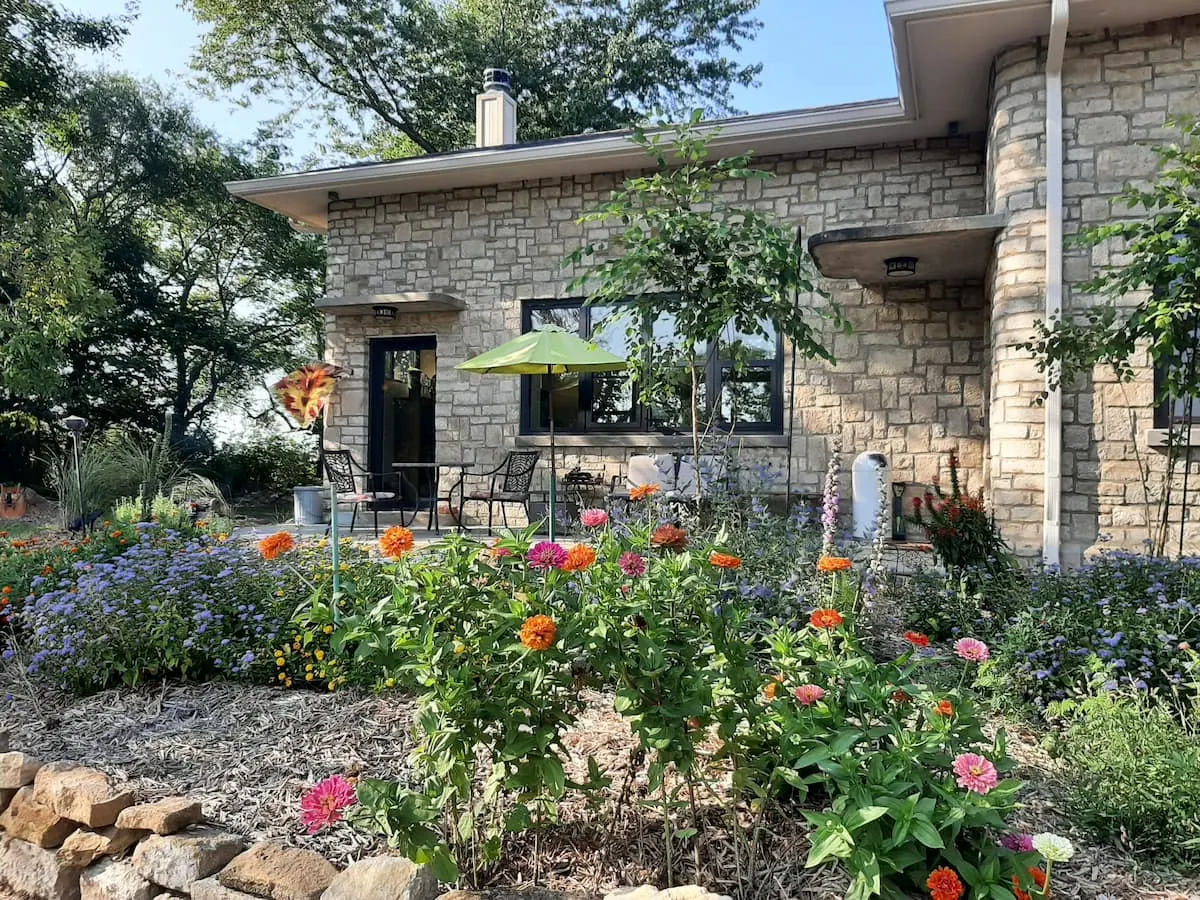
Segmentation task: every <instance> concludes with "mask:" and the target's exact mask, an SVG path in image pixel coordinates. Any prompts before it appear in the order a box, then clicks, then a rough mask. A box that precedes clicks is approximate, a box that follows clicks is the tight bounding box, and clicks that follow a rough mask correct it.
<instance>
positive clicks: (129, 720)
mask: <svg viewBox="0 0 1200 900" xmlns="http://www.w3.org/2000/svg"><path fill="white" fill-rule="evenodd" d="M5 681H6V683H7V684H8V687H7V690H8V691H9V692H10V694H9V696H8V699H7V701H6V702H5V703H4V704H3V705H2V706H0V728H7V729H8V730H9V731H10V732H11V737H12V742H13V746H14V748H15V749H24V750H28V751H30V752H32V753H34V754H35V755H37V756H38V757H39V758H41V759H43V760H46V761H50V760H56V759H72V760H77V761H81V762H86V763H88V764H91V765H96V766H99V767H100V768H103V769H105V770H107V771H109V772H110V773H111V774H113V775H114V776H115V777H116V778H118V779H122V780H129V781H131V782H133V784H134V785H135V786H136V787H137V789H138V790H139V791H140V792H141V793H142V794H143V795H144V796H145V797H147V798H157V797H161V796H165V795H168V794H176V793H186V794H188V795H189V796H192V797H195V798H196V799H199V800H202V801H203V803H204V810H205V813H206V814H207V815H208V817H209V818H210V819H211V820H212V821H214V822H217V823H219V824H221V825H223V826H225V827H227V828H230V829H232V830H234V831H237V832H239V833H241V834H244V835H246V836H248V837H249V838H251V839H253V840H265V839H273V840H283V841H285V842H287V843H290V844H293V845H296V846H301V847H307V848H310V849H313V850H317V851H319V852H321V853H323V854H325V855H326V856H327V857H328V858H329V859H331V860H333V861H334V862H335V863H338V864H339V865H346V864H348V863H349V862H351V861H353V860H354V859H357V858H360V857H363V856H367V855H371V854H373V853H379V852H382V851H383V849H384V848H383V847H382V845H381V843H380V842H379V841H378V840H377V839H376V838H374V837H372V836H369V835H365V834H360V833H357V832H355V831H354V830H352V829H350V828H348V827H346V826H344V825H342V826H338V827H336V828H334V829H332V830H329V831H326V832H323V833H321V834H317V835H314V836H309V835H308V834H306V833H305V831H304V829H303V827H302V826H301V825H300V821H299V816H298V812H299V799H300V795H301V793H302V792H303V791H304V789H305V788H306V787H308V786H309V785H311V784H313V783H314V782H316V781H319V780H321V779H322V778H324V777H326V776H327V775H329V774H332V773H338V772H341V773H345V774H359V773H362V774H364V775H370V776H371V777H379V778H393V779H404V778H405V777H406V774H407V773H406V766H405V757H406V755H407V752H408V750H409V748H410V745H411V740H410V737H409V730H410V727H411V718H412V710H413V705H412V702H411V701H409V700H407V699H405V698H404V697H400V696H394V695H393V696H388V697H377V696H372V695H367V694H362V693H358V692H353V691H344V692H338V693H321V692H317V691H282V690H280V689H277V688H273V687H252V686H244V685H235V684H206V685H166V686H155V687H146V688H142V689H140V690H122V691H106V692H103V693H100V694H97V695H95V696H93V697H88V698H84V699H71V698H63V697H56V696H47V695H44V694H38V695H36V697H35V692H34V691H31V690H29V689H28V688H27V687H26V686H24V685H23V684H22V682H21V681H20V680H19V679H18V680H15V681H12V680H9V679H5ZM588 699H589V703H588V708H587V709H586V710H585V712H584V714H583V718H582V719H581V721H580V724H579V727H578V728H577V729H576V730H575V731H574V732H572V733H571V734H569V735H567V736H566V741H565V743H566V744H567V746H568V748H569V749H570V752H571V755H572V761H571V763H570V764H569V765H568V773H569V774H570V775H572V776H574V777H576V778H579V779H582V778H583V777H584V775H585V772H586V767H585V765H584V761H585V760H586V758H587V756H588V755H589V754H590V755H592V756H594V757H596V759H597V762H598V763H599V764H600V766H601V768H602V769H604V770H605V772H606V774H608V775H609V776H610V777H611V779H612V787H611V788H610V790H609V791H608V793H607V795H606V796H605V797H604V798H603V799H602V800H601V801H592V802H591V803H590V804H589V803H588V802H587V801H586V800H584V799H572V800H571V801H569V802H568V803H567V804H565V805H564V808H563V809H562V811H561V815H562V823H561V824H560V825H559V826H558V827H556V828H555V829H552V830H551V831H549V832H547V833H545V834H543V835H542V836H541V837H540V838H539V840H538V841H537V844H536V847H535V843H534V841H533V839H532V838H530V837H525V838H522V839H521V840H520V842H514V844H513V845H512V846H510V847H509V848H508V850H507V853H506V858H507V860H508V862H507V863H506V865H505V867H504V869H502V870H501V871H498V872H495V873H493V874H491V875H490V876H489V877H488V878H487V879H486V880H487V885H488V886H489V887H492V888H497V889H498V888H500V887H501V886H503V887H505V888H513V887H522V886H528V885H530V884H532V883H535V882H536V883H537V884H539V885H542V886H545V887H547V888H550V889H553V890H555V891H562V892H567V893H570V894H573V895H578V896H596V895H600V896H602V895H603V893H604V892H605V891H606V890H609V889H612V888H613V887H615V886H617V885H619V884H641V883H659V884H663V883H665V881H666V879H665V870H666V866H665V860H664V858H663V836H662V819H661V817H660V816H658V815H657V814H656V813H655V811H654V810H653V809H652V808H647V807H645V806H643V803H642V801H645V800H647V799H651V798H647V797H646V784H645V767H644V765H642V764H641V762H640V761H639V760H636V759H634V758H633V754H634V750H635V742H634V740H633V737H632V735H631V734H630V732H629V730H628V727H627V726H626V724H625V722H624V721H622V720H621V719H620V717H618V716H616V715H615V714H613V713H612V712H611V711H610V708H609V707H608V702H609V701H608V699H607V698H605V697H602V696H600V695H594V696H592V697H589V698H588ZM1011 750H1012V751H1013V753H1014V755H1016V756H1017V757H1018V759H1020V760H1021V762H1022V767H1023V771H1022V772H1021V773H1020V774H1021V776H1022V777H1025V778H1028V779H1030V780H1031V782H1032V791H1031V793H1030V795H1028V797H1027V801H1028V802H1027V806H1026V807H1025V808H1024V809H1023V810H1022V811H1021V814H1020V821H1019V822H1018V824H1019V825H1021V826H1023V827H1025V828H1027V829H1028V830H1037V831H1041V830H1054V831H1058V832H1059V833H1063V834H1068V835H1069V836H1070V837H1071V838H1072V840H1073V841H1075V843H1076V846H1077V847H1079V853H1078V855H1077V856H1076V858H1075V860H1073V861H1072V862H1071V863H1070V864H1069V865H1066V866H1062V867H1060V869H1059V872H1060V873H1061V880H1057V881H1056V884H1057V889H1056V891H1055V896H1056V897H1058V898H1063V900H1103V898H1112V900H1134V898H1137V900H1151V898H1153V900H1197V898H1200V881H1196V880H1191V881H1188V880H1184V879H1182V878H1180V877H1179V876H1175V875H1171V874H1170V873H1161V872H1155V871H1152V870H1150V869H1147V868H1145V867H1143V866H1142V865H1139V863H1138V862H1137V861H1136V860H1135V859H1134V858H1132V857H1130V856H1129V855H1127V854H1125V853H1123V852H1121V851H1120V850H1117V849H1114V848H1112V847H1097V846H1094V845H1090V844H1088V843H1087V841H1086V838H1085V837H1084V836H1083V835H1081V834H1079V833H1077V832H1074V831H1073V830H1072V829H1071V827H1070V825H1069V824H1068V823H1067V822H1066V820H1065V818H1064V817H1063V816H1062V815H1061V813H1060V811H1059V810H1058V809H1057V808H1056V806H1055V803H1054V799H1053V795H1052V793H1051V791H1050V790H1049V787H1048V783H1050V782H1051V781H1052V779H1053V764H1052V763H1051V762H1050V761H1049V760H1047V759H1046V758H1045V757H1044V755H1042V754H1041V753H1040V751H1039V750H1038V748H1037V744H1036V735H1033V734H1030V733H1022V732H1020V731H1018V732H1016V733H1014V734H1012V735H1011ZM717 777H718V778H719V773H717ZM618 795H623V796H621V798H620V799H619V798H618ZM697 806H698V808H699V819H700V823H701V840H700V854H699V855H700V865H699V871H697V868H696V863H695V858H694V851H693V849H692V847H691V846H690V844H689V845H688V846H682V847H677V849H676V851H675V854H674V859H673V869H674V874H675V879H674V880H675V882H676V883H688V882H692V881H699V882H700V883H703V884H706V885H708V886H710V887H711V888H712V889H714V890H718V891H720V892H721V893H729V894H732V893H734V892H735V886H736V885H737V884H739V883H745V879H744V878H741V877H739V874H738V866H737V863H736V862H735V853H734V847H733V844H732V841H731V839H730V837H729V833H728V828H727V827H725V823H726V822H727V821H728V819H727V816H728V811H727V809H726V808H725V807H724V806H723V804H722V803H721V802H719V800H718V798H714V797H712V796H711V794H705V793H704V792H703V791H701V796H698V801H697ZM691 824H692V821H691V815H690V813H686V814H684V815H683V820H682V821H680V822H678V823H677V827H689V826H691ZM766 827H767V832H768V835H769V836H768V837H767V838H766V839H765V840H766V841H767V843H768V852H767V853H765V854H762V855H763V856H764V857H765V858H766V861H765V862H760V864H759V865H760V870H761V871H760V877H759V878H758V879H757V881H758V884H759V889H758V890H757V891H755V892H747V897H746V900H836V898H840V897H841V896H842V895H843V892H844V890H845V884H846V880H845V878H844V876H843V875H842V874H841V873H839V872H838V871H837V870H835V869H831V868H829V867H822V868H819V869H816V870H805V869H804V868H803V865H804V858H805V857H806V855H807V853H808V840H807V833H808V827H807V825H806V824H805V822H804V820H803V819H802V818H799V817H797V818H794V819H793V818H788V819H780V820H775V821H770V822H768V823H766ZM535 850H536V852H535ZM743 857H744V854H743Z"/></svg>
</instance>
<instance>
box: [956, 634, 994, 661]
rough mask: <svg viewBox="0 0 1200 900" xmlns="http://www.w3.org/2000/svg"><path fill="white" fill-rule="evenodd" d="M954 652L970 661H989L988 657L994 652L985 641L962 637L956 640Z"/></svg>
mask: <svg viewBox="0 0 1200 900" xmlns="http://www.w3.org/2000/svg"><path fill="white" fill-rule="evenodd" d="M954 652H955V653H957V654H958V655H959V656H960V657H961V658H962V659H965V660H967V661H968V662H977V663H981V662H987V661H988V657H990V656H991V655H992V654H991V652H990V651H989V650H988V645H987V644H985V643H984V642H983V641H977V640H975V638H960V639H959V640H957V641H955V642H954Z"/></svg>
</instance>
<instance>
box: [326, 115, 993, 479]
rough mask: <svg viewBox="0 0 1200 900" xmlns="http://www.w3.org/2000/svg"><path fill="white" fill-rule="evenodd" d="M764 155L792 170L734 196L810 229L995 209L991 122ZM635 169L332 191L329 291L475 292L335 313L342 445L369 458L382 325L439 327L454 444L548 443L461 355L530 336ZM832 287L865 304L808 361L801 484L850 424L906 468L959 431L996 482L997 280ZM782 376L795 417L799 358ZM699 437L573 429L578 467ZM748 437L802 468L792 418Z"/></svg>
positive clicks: (442, 381) (572, 451)
mask: <svg viewBox="0 0 1200 900" xmlns="http://www.w3.org/2000/svg"><path fill="white" fill-rule="evenodd" d="M759 165H760V166H762V167H763V168H767V169H770V170H772V171H773V172H774V173H775V174H776V176H777V177H776V178H775V179H774V180H773V181H770V182H767V183H765V184H762V183H753V184H750V185H742V186H738V188H737V192H736V193H735V194H734V199H736V200H737V201H738V202H739V203H743V204H751V205H754V206H755V207H757V208H759V209H763V210H767V211H770V212H772V213H773V214H775V215H777V216H778V217H779V218H780V219H781V220H782V221H784V222H786V223H788V224H789V225H792V226H801V227H802V228H803V231H804V234H805V235H811V234H813V233H816V232H818V231H822V230H826V229H828V228H832V227H836V226H845V225H855V224H866V223H896V222H905V221H914V220H921V219H929V218H941V217H945V216H955V215H973V214H978V213H982V212H984V210H985V202H986V201H985V189H984V182H985V171H984V153H983V142H982V138H956V139H946V140H933V141H924V142H919V143H912V144H906V145H903V146H875V147H862V148H857V149H848V150H831V151H826V152H820V153H810V154H803V155H799V156H791V157H775V158H768V159H763V160H760V161H759ZM626 174H628V173H622V174H608V175H597V176H594V177H576V178H565V179H547V180H544V181H540V182H523V183H517V184H504V185H498V186H494V187H482V188H472V189H464V190H457V191H452V192H448V193H431V194H420V195H404V196H391V197H382V198H377V199H369V200H355V201H342V202H334V203H332V204H331V206H330V213H329V223H330V228H329V271H328V279H327V290H328V292H329V294H330V295H331V296H334V297H337V296H356V295H364V294H376V293H391V292H399V291H439V292H445V293H450V294H453V295H454V296H457V297H460V298H461V299H463V300H464V301H465V302H466V304H467V309H466V310H465V311H463V312H461V313H425V314H417V315H405V314H403V313H402V314H401V315H400V317H398V318H397V319H396V320H394V321H391V322H386V323H385V324H380V323H379V322H377V321H376V320H375V319H373V318H372V317H369V316H344V315H340V316H328V317H327V335H328V347H329V350H328V358H329V359H330V360H331V361H332V362H334V363H336V364H339V365H343V366H349V367H351V368H352V369H353V374H352V375H351V376H350V378H349V379H347V380H346V381H344V383H343V385H342V386H341V387H340V388H339V391H338V392H337V394H335V396H334V398H333V400H332V401H331V405H330V412H329V419H328V422H329V428H328V431H327V437H328V440H329V443H330V445H331V446H342V447H346V448H349V449H351V450H352V451H353V452H354V453H355V455H356V456H357V457H358V458H360V459H361V460H363V461H364V462H365V460H366V458H367V452H366V450H367V429H368V422H367V379H368V358H367V341H368V340H370V339H371V338H377V337H387V336H398V335H413V334H433V335H436V337H437V340H438V383H437V422H436V427H437V439H438V455H439V457H440V458H442V459H444V460H449V461H463V462H469V463H477V464H479V465H489V464H495V463H496V462H497V461H498V460H499V459H500V457H501V456H502V454H503V452H504V451H505V450H506V449H509V448H512V447H514V446H517V445H518V444H532V445H544V444H545V438H544V437H542V436H527V437H524V438H522V437H520V436H519V435H518V431H519V408H518V406H519V397H520V394H519V380H518V379H517V378H507V377H499V376H477V375H466V374H463V373H459V372H457V371H455V370H454V366H455V365H456V364H457V363H459V362H461V361H463V360H465V359H467V358H469V357H470V356H472V355H474V354H476V353H479V352H481V351H483V350H486V349H488V348H490V347H492V346H495V345H497V344H499V343H502V342H503V341H505V340H508V339H509V338H512V337H514V336H516V335H517V334H518V333H519V331H520V312H521V301H522V300H527V299H552V298H561V297H564V296H565V289H566V285H567V283H568V282H569V281H570V279H571V277H572V275H573V273H572V272H571V271H569V270H564V269H563V268H562V267H561V261H562V259H563V257H565V256H566V255H567V254H568V253H569V252H571V251H572V250H573V249H575V248H576V247H577V246H579V245H580V244H581V243H582V242H583V241H584V240H585V238H587V239H591V238H594V237H600V236H602V232H601V231H599V230H598V229H597V230H592V231H590V232H588V233H587V234H586V235H585V233H584V232H583V230H582V229H581V227H580V226H579V225H578V224H577V223H576V219H577V218H578V217H579V215H580V214H582V213H583V212H584V211H585V210H587V209H589V208H591V207H592V206H594V205H595V204H596V203H598V202H600V201H601V200H602V199H605V198H606V197H607V193H608V191H610V190H611V189H612V188H613V187H614V186H615V185H616V184H617V183H618V179H620V178H623V177H625V175H626ZM827 287H828V288H829V290H830V292H831V294H832V296H833V299H834V300H835V301H836V302H838V303H839V304H841V305H842V306H843V307H844V308H845V310H846V312H847V315H848V316H849V318H850V319H851V320H852V321H853V322H854V325H855V334H854V335H852V336H849V337H847V336H842V335H838V336H835V335H833V334H830V335H829V338H830V340H831V341H832V343H833V346H834V348H835V350H836V353H837V357H838V366H837V367H836V368H833V369H831V368H830V367H828V366H827V365H825V364H823V363H805V362H803V361H802V362H801V365H800V367H799V369H798V371H797V373H796V379H795V380H796V384H797V391H796V396H795V413H796V417H795V418H796V433H795V441H794V444H793V452H792V457H791V462H792V466H793V484H794V487H795V489H797V490H815V489H817V488H818V486H819V484H820V480H821V475H822V472H823V471H824V468H825V465H826V462H827V457H828V453H829V447H830V446H831V443H832V438H834V437H835V436H841V437H842V438H843V446H844V448H845V453H846V456H847V460H849V459H852V458H853V457H854V456H855V455H857V454H858V453H859V452H861V451H863V450H868V449H869V450H874V451H879V452H883V453H885V454H887V455H888V456H889V458H891V459H892V460H893V462H894V464H895V466H896V471H895V472H894V473H893V475H894V477H895V478H896V479H897V480H906V481H917V482H920V483H923V484H924V483H928V482H929V481H930V479H931V478H932V476H933V475H934V474H935V473H937V472H938V470H939V466H940V465H943V464H944V462H945V456H946V452H947V451H949V450H951V449H955V448H957V449H958V450H959V451H960V454H961V455H962V457H963V461H964V464H965V466H966V467H967V472H966V475H967V478H968V481H969V483H970V484H971V485H972V486H973V487H975V486H980V485H981V484H982V471H981V465H982V458H983V442H984V430H983V420H984V418H985V412H986V410H985V405H984V400H983V371H982V360H983V358H984V354H985V345H986V338H987V329H986V321H987V312H986V305H985V301H984V296H983V292H982V288H981V286H980V285H971V284H943V283H935V284H931V285H927V286H920V287H918V288H915V289H908V290H904V291H889V292H888V293H886V294H885V293H881V292H879V291H877V290H872V289H864V288H863V287H861V286H860V285H858V284H857V283H856V282H836V283H832V284H829V285H827ZM786 358H789V353H788V352H787V351H786V350H785V359H786ZM783 381H784V385H785V416H784V418H785V422H786V421H787V419H788V411H789V410H788V409H787V408H786V404H787V399H788V398H787V396H786V386H787V385H788V384H790V383H791V373H790V371H785V373H784V378H783ZM688 443H689V442H688V441H686V440H682V439H678V438H675V439H663V438H662V437H661V436H650V435H620V436H616V435H608V436H587V437H583V436H579V437H569V438H565V439H564V440H563V441H562V444H563V445H564V451H563V453H564V456H565V465H566V466H567V467H570V466H573V465H575V464H581V465H584V466H585V467H587V468H589V469H592V470H599V469H605V470H606V471H607V472H608V473H609V474H616V473H617V472H618V471H620V468H621V463H623V462H624V460H625V459H626V458H627V457H628V456H629V455H630V454H631V453H635V452H646V451H647V450H655V451H657V450H659V449H660V448H663V447H664V446H665V447H671V446H678V447H679V449H680V450H685V445H688ZM738 444H739V446H740V447H741V448H742V450H743V452H745V453H747V454H749V455H751V456H753V458H754V460H755V461H756V462H768V463H770V464H771V465H772V466H773V467H774V468H775V469H777V470H778V471H780V472H781V473H782V472H783V470H785V469H786V468H787V462H788V458H787V453H786V440H785V436H784V435H773V436H754V437H748V438H746V439H745V441H738ZM560 462H561V461H560ZM542 486H543V487H544V484H543V485H542ZM780 487H782V480H781V481H780Z"/></svg>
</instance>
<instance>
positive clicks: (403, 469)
mask: <svg viewBox="0 0 1200 900" xmlns="http://www.w3.org/2000/svg"><path fill="white" fill-rule="evenodd" d="M473 465H474V463H466V462H445V461H441V460H439V461H437V462H394V463H392V469H393V470H395V472H396V474H397V475H398V476H399V477H400V480H401V481H402V482H403V483H404V484H407V485H409V486H410V487H412V489H413V497H414V501H413V510H412V518H411V519H409V520H408V523H407V524H408V525H411V524H412V523H413V522H415V521H416V520H417V516H418V515H419V514H420V512H421V507H422V505H423V499H424V502H427V503H428V504H429V526H430V527H431V528H432V529H433V530H435V531H437V532H439V533H440V532H441V530H442V525H441V522H440V520H439V519H438V514H437V506H438V503H439V502H441V500H442V499H443V498H442V497H441V496H440V495H439V492H438V484H439V483H440V480H441V470H442V469H446V470H448V471H451V472H453V471H454V470H456V469H457V470H458V480H457V481H455V482H454V484H452V485H451V486H450V489H449V490H448V491H447V492H446V496H445V498H444V499H445V500H446V502H447V505H448V507H449V510H450V518H452V519H453V520H454V524H455V526H456V527H457V528H458V530H459V531H462V528H463V521H462V502H463V492H464V490H465V488H464V486H463V482H464V481H465V480H466V477H467V475H469V474H470V472H471V466H473ZM414 469H433V470H434V472H435V473H436V478H437V480H436V481H435V482H434V484H433V493H432V496H430V497H427V498H422V497H421V488H420V485H419V484H417V483H416V481H415V480H413V481H410V480H409V478H408V477H407V476H408V473H409V472H410V471H412V470H414ZM456 490H457V491H458V494H459V507H458V512H457V513H456V512H455V511H454V492H455V491H456ZM400 493H401V494H403V491H401V492H400ZM400 519H401V521H403V520H404V506H403V500H401V507H400Z"/></svg>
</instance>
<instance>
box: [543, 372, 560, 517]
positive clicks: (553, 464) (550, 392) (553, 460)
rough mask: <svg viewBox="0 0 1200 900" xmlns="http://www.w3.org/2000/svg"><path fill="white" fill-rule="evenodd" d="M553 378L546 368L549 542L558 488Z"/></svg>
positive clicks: (552, 374)
mask: <svg viewBox="0 0 1200 900" xmlns="http://www.w3.org/2000/svg"><path fill="white" fill-rule="evenodd" d="M553 377H554V371H553V366H546V396H547V397H548V398H549V399H550V403H549V407H550V414H549V416H547V419H548V420H549V422H550V540H554V494H555V490H556V489H557V487H558V459H557V457H558V454H557V453H555V452H554V388H553V386H552V385H551V384H550V379H551V378H553Z"/></svg>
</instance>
